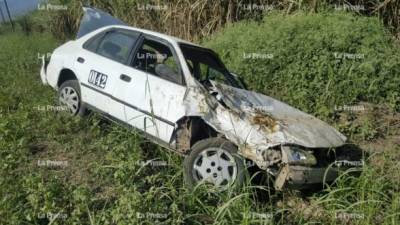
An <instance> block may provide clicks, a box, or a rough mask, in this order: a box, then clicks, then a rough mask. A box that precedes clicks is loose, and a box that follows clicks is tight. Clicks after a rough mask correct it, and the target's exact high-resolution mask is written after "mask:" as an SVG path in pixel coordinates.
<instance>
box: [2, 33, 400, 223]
mask: <svg viewBox="0 0 400 225" xmlns="http://www.w3.org/2000/svg"><path fill="white" fill-rule="evenodd" d="M59 44H60V43H59V41H57V40H56V39H54V38H53V37H52V36H51V35H50V34H49V33H46V32H44V33H37V32H33V33H31V34H30V36H26V35H25V34H23V32H21V31H17V32H16V33H9V32H4V33H3V34H1V35H0V46H1V52H0V71H1V72H2V73H1V76H0V84H1V87H0V112H1V113H0V168H1V169H0V224H18V225H19V224H243V225H250V224H314V223H320V224H346V223H347V224H366V225H367V224H393V225H395V224H399V222H400V214H399V212H400V204H399V202H400V194H399V193H400V190H399V187H400V178H399V174H400V173H399V172H400V171H399V168H400V167H399V164H398V162H399V155H398V152H399V150H400V148H399V140H398V138H397V139H396V137H398V134H397V136H395V135H394V134H393V133H390V135H385V136H384V137H383V138H380V139H379V140H378V139H373V140H367V141H362V142H361V141H360V142H359V144H360V145H362V147H363V148H364V149H366V150H367V151H368V152H370V153H372V154H371V156H370V157H369V158H368V159H366V166H364V167H363V168H362V173H361V176H360V177H357V178H355V177H351V176H348V175H346V174H343V176H342V177H341V178H340V179H338V180H337V182H336V184H333V185H331V186H326V187H325V189H324V190H322V191H318V192H313V193H300V192H294V191H289V192H279V193H275V192H270V191H269V190H263V189H265V187H258V186H256V184H253V183H249V184H247V185H246V186H245V187H244V188H243V189H242V190H241V191H239V192H224V193H217V192H210V191H209V190H206V189H205V188H204V187H201V186H200V187H198V188H197V189H195V190H194V191H193V192H191V191H189V190H187V189H186V188H185V186H184V184H183V179H182V166H181V164H182V159H181V158H180V157H178V156H177V155H175V154H173V153H170V152H168V151H165V150H164V149H162V148H160V147H158V146H155V145H153V144H151V143H148V142H147V141H146V140H145V139H143V138H141V137H139V136H138V135H137V134H136V133H134V132H132V131H130V130H126V129H123V128H120V127H118V126H116V125H114V124H110V123H108V122H105V121H103V120H101V119H100V118H99V117H98V116H97V115H93V116H91V117H89V118H87V119H80V118H71V117H70V116H68V115H66V114H65V113H63V112H58V111H53V110H43V109H46V108H47V106H53V105H54V104H55V103H54V100H55V92H54V91H53V90H51V89H50V88H49V87H45V86H43V85H42V84H41V83H40V78H39V75H38V72H39V66H40V65H39V60H38V59H37V55H38V54H45V53H47V52H51V51H52V50H53V49H54V48H55V47H56V46H58V45H59ZM384 115H386V114H384ZM387 126H393V124H388V125H387ZM151 159H157V160H159V161H162V162H166V163H167V166H149V165H147V166H146V165H144V164H143V163H144V162H147V160H151ZM49 163H50V164H52V165H50V164H49ZM46 164H47V165H46ZM57 215H58V216H57Z"/></svg>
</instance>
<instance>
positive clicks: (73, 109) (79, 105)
mask: <svg viewBox="0 0 400 225" xmlns="http://www.w3.org/2000/svg"><path fill="white" fill-rule="evenodd" d="M58 102H59V103H60V105H62V106H66V107H68V110H69V112H70V113H71V114H72V115H73V116H76V115H78V116H85V115H86V114H87V109H86V107H85V104H84V103H83V102H82V98H81V89H80V86H79V82H78V81H77V80H67V81H65V82H64V83H62V85H61V86H60V88H59V89H58Z"/></svg>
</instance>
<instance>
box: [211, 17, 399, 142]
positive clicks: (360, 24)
mask: <svg viewBox="0 0 400 225" xmlns="http://www.w3.org/2000/svg"><path fill="white" fill-rule="evenodd" d="M205 45H206V46H208V47H209V48H211V49H214V50H216V51H217V52H218V53H219V54H220V57H221V58H222V60H223V61H224V62H225V63H226V64H227V66H228V68H229V69H230V70H231V71H234V72H235V73H237V74H239V75H241V76H242V77H243V78H244V79H245V81H246V82H247V83H248V85H249V87H250V88H251V89H253V90H257V91H259V92H262V93H265V94H267V95H270V96H275V97H277V98H278V99H281V100H283V101H285V102H287V103H289V104H290V105H293V106H295V107H297V108H300V109H302V110H304V111H306V112H310V113H313V114H315V115H317V116H318V117H320V118H323V119H325V120H329V119H331V122H336V121H335V120H339V119H341V118H342V119H343V116H342V117H341V116H340V115H338V114H339V113H338V111H340V110H338V109H340V108H343V106H356V105H357V104H360V102H370V103H375V104H380V105H381V106H386V107H389V108H390V109H391V110H392V111H399V110H400V92H399V87H400V76H398V74H400V52H399V50H398V49H399V46H398V45H396V44H395V43H394V42H393V40H392V39H391V35H390V34H389V33H387V32H386V30H385V28H384V27H383V25H382V24H381V23H380V22H379V21H378V19H376V18H367V17H359V16H353V15H351V14H344V13H321V14H309V15H307V14H305V13H297V14H294V15H282V14H279V13H272V14H269V15H268V16H265V18H264V20H263V22H262V23H259V22H249V21H245V22H238V23H234V24H231V25H229V26H228V27H227V28H225V29H224V30H222V31H221V32H218V33H217V34H216V35H214V36H212V37H211V38H209V40H208V41H206V42H205ZM350 119H351V118H350ZM372 120H374V119H373V118H370V119H369V121H370V122H371V123H372V124H374V125H375V126H376V125H378V124H376V123H379V121H372ZM342 125H343V124H342ZM348 125H349V126H352V125H356V124H354V123H352V124H350V123H349V124H348ZM364 125H365V124H364ZM360 129H362V128H355V127H346V126H344V127H342V131H344V132H345V133H346V134H347V135H353V134H357V133H361V132H362V131H361V130H360ZM366 132H371V133H370V134H365V133H364V134H363V138H367V139H368V138H371V136H375V134H376V135H377V133H379V131H377V130H374V128H373V127H372V128H371V129H369V131H366Z"/></svg>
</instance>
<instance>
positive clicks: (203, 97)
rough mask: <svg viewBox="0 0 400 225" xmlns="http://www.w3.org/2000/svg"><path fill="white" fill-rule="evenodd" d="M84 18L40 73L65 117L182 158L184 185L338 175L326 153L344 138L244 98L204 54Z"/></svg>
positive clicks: (285, 108)
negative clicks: (115, 127)
mask: <svg viewBox="0 0 400 225" xmlns="http://www.w3.org/2000/svg"><path fill="white" fill-rule="evenodd" d="M84 11H85V15H84V17H83V19H82V23H81V27H80V30H79V32H78V37H77V39H76V40H73V41H69V42H67V43H65V44H63V45H62V46H60V47H58V48H57V49H55V50H54V52H53V53H52V56H51V60H50V61H49V62H47V61H45V60H44V59H43V66H42V69H41V79H42V81H43V83H44V84H48V85H50V86H51V87H53V88H54V89H55V90H57V91H58V95H59V100H60V102H61V103H62V104H64V105H66V106H68V108H69V109H70V111H71V113H72V114H73V115H83V114H84V113H85V112H86V110H87V109H90V110H92V111H96V112H99V113H101V114H102V115H104V116H106V117H107V118H109V119H112V120H113V121H117V122H120V123H121V124H124V125H128V126H129V127H132V128H135V129H137V130H138V131H141V132H142V133H143V134H145V135H146V136H147V137H148V138H149V139H151V140H153V141H154V142H156V143H158V144H160V145H162V146H163V147H165V148H167V149H170V150H173V151H175V152H178V153H180V154H182V155H184V156H185V161H184V164H185V165H184V174H185V179H186V181H187V182H188V183H189V185H191V186H193V185H196V184H198V183H200V182H205V183H210V184H212V185H215V186H217V187H219V188H226V187H228V186H229V185H235V186H240V185H241V184H242V183H243V182H244V180H245V179H244V178H245V174H246V168H247V166H246V165H248V163H246V162H252V163H254V164H255V165H257V167H258V168H259V169H261V170H264V171H266V172H267V173H269V174H270V175H271V176H272V177H274V178H275V181H274V182H275V183H274V185H275V188H276V189H282V188H285V187H291V186H294V187H299V188H301V187H303V186H306V185H308V184H318V183H322V182H323V180H324V179H325V180H326V181H332V180H333V179H335V177H336V176H337V174H338V169H337V168H335V167H331V166H330V164H331V163H334V162H335V160H337V158H330V156H328V152H329V151H330V150H332V149H338V148H339V147H343V146H344V144H345V142H346V137H345V136H343V135H342V134H341V133H339V132H338V131H337V130H335V129H334V128H332V127H330V126H329V125H328V124H326V123H325V122H323V121H321V120H319V119H317V118H315V117H313V116H311V115H308V114H306V113H304V112H302V111H300V110H298V109H295V108H293V107H291V106H289V105H287V104H285V103H283V102H280V101H278V100H275V99H273V98H271V97H268V96H265V95H262V94H258V93H255V92H252V91H249V90H246V87H245V85H244V84H243V82H241V80H240V79H238V77H237V76H236V75H234V74H232V73H230V72H229V71H228V70H227V68H226V67H225V66H224V64H223V63H222V62H221V60H220V59H219V58H218V56H217V54H216V53H214V52H213V51H212V50H210V49H207V48H203V47H200V46H198V45H196V44H192V43H190V42H187V41H183V40H180V39H178V38H174V37H171V36H167V35H165V34H160V33H157V32H153V31H148V30H143V29H138V28H134V27H130V26H127V25H124V24H123V23H122V22H121V21H119V20H118V19H115V18H113V17H112V16H110V15H108V14H106V13H104V12H102V11H100V10H97V9H94V8H84ZM328 168H329V169H328Z"/></svg>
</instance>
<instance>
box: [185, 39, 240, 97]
mask: <svg viewBox="0 0 400 225" xmlns="http://www.w3.org/2000/svg"><path fill="white" fill-rule="evenodd" d="M180 48H181V50H182V53H183V56H184V57H185V61H186V63H187V65H188V67H189V70H190V72H191V74H192V76H194V77H195V78H196V79H197V80H198V81H200V82H201V83H202V84H203V85H206V86H208V85H210V81H216V82H219V83H223V84H226V85H229V86H232V87H236V88H241V89H244V85H243V84H242V82H241V81H240V80H239V79H238V78H237V77H235V76H233V75H232V74H231V73H229V71H228V70H227V69H226V67H225V65H224V64H223V63H222V62H221V60H220V59H219V58H218V55H217V54H216V53H215V52H213V51H212V50H210V49H206V48H201V47H197V46H194V45H189V44H182V43H181V44H180Z"/></svg>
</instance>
